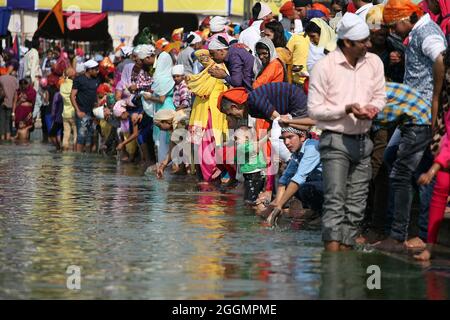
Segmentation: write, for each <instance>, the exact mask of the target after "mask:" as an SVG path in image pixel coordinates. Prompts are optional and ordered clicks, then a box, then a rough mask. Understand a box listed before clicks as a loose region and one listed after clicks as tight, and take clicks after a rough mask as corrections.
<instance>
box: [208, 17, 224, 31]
mask: <svg viewBox="0 0 450 320" xmlns="http://www.w3.org/2000/svg"><path fill="white" fill-rule="evenodd" d="M226 25H227V19H225V18H224V17H220V16H215V17H214V18H212V19H211V21H210V22H209V29H210V30H211V32H221V31H223V30H225V26H226Z"/></svg>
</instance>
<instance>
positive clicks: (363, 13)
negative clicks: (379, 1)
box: [355, 3, 373, 22]
mask: <svg viewBox="0 0 450 320" xmlns="http://www.w3.org/2000/svg"><path fill="white" fill-rule="evenodd" d="M372 7H373V4H372V3H368V4H365V5H363V6H362V7H361V8H359V9H358V10H356V12H355V14H356V15H357V16H359V17H361V18H362V19H363V20H364V22H366V16H367V14H368V13H369V10H370V9H371V8H372Z"/></svg>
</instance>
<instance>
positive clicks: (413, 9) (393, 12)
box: [383, 0, 423, 24]
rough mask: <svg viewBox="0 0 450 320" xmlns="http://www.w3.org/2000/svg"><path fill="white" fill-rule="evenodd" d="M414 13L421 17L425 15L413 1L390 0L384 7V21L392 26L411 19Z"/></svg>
mask: <svg viewBox="0 0 450 320" xmlns="http://www.w3.org/2000/svg"><path fill="white" fill-rule="evenodd" d="M413 13H417V15H418V16H419V17H421V16H422V15H423V11H422V9H421V8H420V7H419V6H418V5H416V4H414V3H412V2H411V0H389V1H388V2H387V3H386V5H385V6H384V12H383V20H384V23H385V24H392V23H395V22H398V21H400V20H402V19H404V18H409V17H410V16H411V15H412V14H413Z"/></svg>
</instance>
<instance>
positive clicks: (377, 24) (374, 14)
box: [366, 4, 384, 30]
mask: <svg viewBox="0 0 450 320" xmlns="http://www.w3.org/2000/svg"><path fill="white" fill-rule="evenodd" d="M383 11H384V4H377V5H376V6H373V7H372V8H371V9H370V10H369V12H368V13H367V16H366V22H367V24H368V25H369V29H370V30H374V29H381V25H382V24H383Z"/></svg>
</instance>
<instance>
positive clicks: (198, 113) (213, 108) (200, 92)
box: [186, 50, 228, 182]
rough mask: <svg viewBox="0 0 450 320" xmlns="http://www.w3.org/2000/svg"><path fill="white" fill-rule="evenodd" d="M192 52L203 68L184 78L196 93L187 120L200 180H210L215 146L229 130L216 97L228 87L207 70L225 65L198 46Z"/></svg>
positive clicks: (214, 164) (214, 167)
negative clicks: (218, 62)
mask: <svg viewBox="0 0 450 320" xmlns="http://www.w3.org/2000/svg"><path fill="white" fill-rule="evenodd" d="M195 55H196V57H197V59H198V60H199V62H200V63H201V64H202V65H203V67H204V68H205V69H204V70H203V71H202V72H200V73H199V74H197V75H190V76H188V77H187V79H186V81H187V85H188V87H189V89H190V90H191V92H192V93H193V94H194V95H195V100H194V105H193V106H192V111H191V117H190V120H189V133H190V136H191V142H192V143H193V144H194V151H195V152H196V154H197V155H198V159H199V161H200V170H201V173H202V176H203V180H204V181H208V182H210V181H211V180H212V176H213V174H214V173H215V171H216V169H217V167H216V160H215V151H216V147H217V146H220V145H222V142H223V139H224V136H226V135H227V133H228V122H227V117H226V115H225V114H223V113H221V112H220V111H219V109H218V108H217V100H218V98H219V95H220V94H221V93H222V92H224V91H226V90H227V89H228V88H227V86H226V85H225V84H224V82H223V81H222V80H219V79H216V78H214V77H212V76H211V75H210V74H209V73H208V70H209V69H210V68H211V67H213V66H219V67H220V68H223V69H224V70H226V67H225V65H223V64H216V63H215V62H214V61H213V60H212V59H211V57H210V55H209V51H208V50H198V51H196V52H195ZM227 72H228V71H227ZM195 159H197V157H195Z"/></svg>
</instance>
